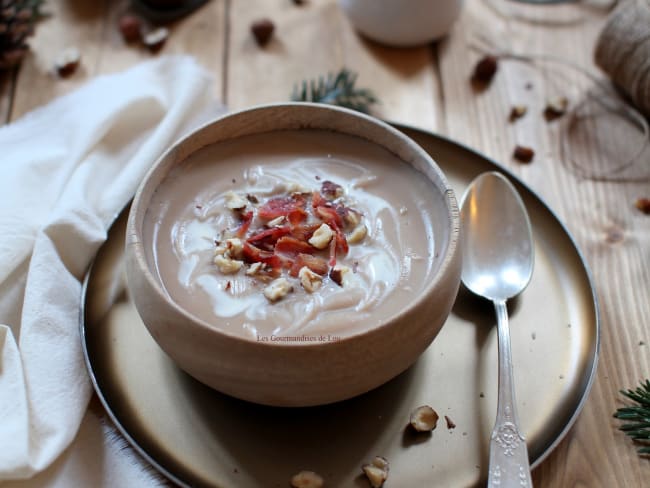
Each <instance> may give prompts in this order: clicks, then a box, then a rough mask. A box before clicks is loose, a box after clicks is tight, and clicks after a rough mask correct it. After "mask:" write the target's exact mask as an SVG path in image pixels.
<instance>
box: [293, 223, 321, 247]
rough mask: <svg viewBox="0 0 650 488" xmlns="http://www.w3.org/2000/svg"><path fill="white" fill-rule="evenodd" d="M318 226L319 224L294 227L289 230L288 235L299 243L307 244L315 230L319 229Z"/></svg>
mask: <svg viewBox="0 0 650 488" xmlns="http://www.w3.org/2000/svg"><path fill="white" fill-rule="evenodd" d="M320 225H321V224H320V223H318V224H301V225H294V226H293V227H292V228H291V232H290V235H291V237H295V238H296V239H298V240H299V241H304V242H307V241H308V240H309V239H311V236H312V235H313V234H314V232H315V231H316V229H318V228H319V227H320Z"/></svg>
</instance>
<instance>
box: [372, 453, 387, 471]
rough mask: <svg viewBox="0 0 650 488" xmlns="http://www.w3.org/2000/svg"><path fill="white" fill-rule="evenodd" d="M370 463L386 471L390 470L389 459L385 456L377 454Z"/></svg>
mask: <svg viewBox="0 0 650 488" xmlns="http://www.w3.org/2000/svg"><path fill="white" fill-rule="evenodd" d="M370 464H372V465H373V466H376V467H378V468H380V469H383V470H384V471H386V472H388V471H389V470H390V464H389V463H388V459H386V458H385V457H383V456H375V457H374V459H373V460H372V462H371V463H370Z"/></svg>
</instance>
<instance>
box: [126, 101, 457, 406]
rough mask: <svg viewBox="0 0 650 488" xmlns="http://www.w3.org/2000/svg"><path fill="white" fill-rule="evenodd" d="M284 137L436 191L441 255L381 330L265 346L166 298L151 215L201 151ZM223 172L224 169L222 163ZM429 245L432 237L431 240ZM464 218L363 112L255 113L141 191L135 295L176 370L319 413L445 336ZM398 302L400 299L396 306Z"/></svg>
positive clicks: (187, 146)
mask: <svg viewBox="0 0 650 488" xmlns="http://www.w3.org/2000/svg"><path fill="white" fill-rule="evenodd" d="M283 129H300V130H310V129H326V130H331V131H335V132H340V133H343V134H348V135H353V136H358V137H361V138H364V139H366V140H369V141H371V142H372V143H373V144H378V145H380V146H383V147H384V148H386V149H388V150H389V151H390V152H392V153H393V154H395V155H397V156H398V157H399V158H400V159H402V160H403V161H405V162H407V163H408V164H410V165H412V166H413V167H415V168H416V169H417V170H419V171H420V172H421V173H422V174H423V175H425V177H426V178H429V179H430V180H431V182H432V183H433V185H432V187H433V188H434V191H433V192H432V194H431V195H426V198H430V199H433V201H435V202H436V205H435V209H436V210H435V213H436V214H435V215H434V219H433V222H432V226H433V233H434V236H435V240H436V249H437V253H436V256H435V258H432V259H434V263H433V269H434V273H433V275H432V276H433V278H432V279H431V280H430V282H428V283H426V284H425V286H424V291H423V292H422V293H420V294H418V295H416V296H414V297H413V301H412V303H410V304H408V305H407V306H406V307H404V308H403V309H402V310H400V311H399V312H396V314H395V315H394V316H392V317H386V318H385V320H383V321H382V322H381V323H380V324H379V325H378V326H377V327H374V328H371V329H370V330H368V331H366V332H363V333H358V334H355V335H351V336H348V337H344V338H343V339H341V340H339V341H336V342H323V343H320V342H301V343H291V344H288V343H284V342H259V341H255V340H253V339H246V338H244V337H241V336H236V335H234V334H231V333H228V332H227V331H225V330H221V329H219V328H218V327H216V326H215V325H210V324H208V323H206V322H205V321H202V320H200V319H198V318H196V317H195V316H193V314H192V311H191V310H184V309H182V308H181V307H180V306H179V305H177V304H176V303H175V302H174V301H173V300H172V299H171V298H170V297H169V295H168V294H167V293H166V291H165V288H164V286H163V284H162V283H161V282H160V281H159V278H157V276H158V275H157V274H155V273H153V272H152V270H151V269H150V267H149V264H148V262H149V261H148V257H150V256H151V253H152V251H151V250H150V249H147V248H146V246H145V245H144V244H143V243H146V242H150V241H151V239H147V238H146V237H147V236H143V229H144V228H145V227H146V226H144V225H143V223H144V218H145V214H146V212H147V207H148V205H149V203H150V201H151V199H152V195H153V193H154V192H155V190H156V188H157V187H158V186H159V185H160V183H161V182H162V181H163V179H164V178H165V176H166V175H167V174H168V173H169V172H170V170H171V169H172V168H173V167H174V166H175V165H177V164H179V163H180V162H182V161H183V160H185V159H186V158H187V157H188V156H190V155H191V154H192V153H194V152H195V151H197V150H199V149H200V148H202V147H204V146H207V145H210V144H213V143H217V142H219V141H224V140H228V139H233V138H237V137H241V136H245V135H251V134H257V133H263V132H269V131H277V132H278V136H279V137H281V134H282V130H283ZM215 164H219V163H218V162H216V163H215ZM423 238H424V237H423ZM458 238H459V216H458V208H457V204H456V199H455V197H454V193H453V191H452V190H451V189H450V188H449V186H448V184H447V181H446V179H445V177H444V175H443V174H442V172H441V170H440V169H439V168H438V166H437V165H436V164H435V163H434V161H433V160H432V159H431V158H430V157H429V156H428V154H427V153H426V152H425V151H424V150H422V149H421V148H420V147H419V146H418V145H417V144H416V143H415V142H413V141H412V140H411V139H409V138H408V137H406V136H405V135H403V134H402V133H400V132H398V131H397V130H395V129H393V128H392V127H390V126H389V125H387V124H385V123H383V122H381V121H379V120H377V119H375V118H372V117H368V116H365V115H362V114H359V113H357V112H353V111H350V110H346V109H341V108H335V107H331V106H326V105H316V104H280V105H268V106H262V107H255V108H251V109H248V110H244V111H241V112H237V113H233V114H230V115H227V116H225V117H223V118H221V119H218V120H216V121H214V122H212V123H209V124H207V125H206V126H204V127H202V128H201V129H199V130H197V131H196V132H194V133H192V134H191V135H189V136H187V137H186V138H185V139H183V140H182V141H180V142H179V143H177V144H176V145H175V146H174V147H172V148H171V149H170V150H169V151H167V153H166V154H164V155H163V156H162V157H161V158H160V160H158V162H157V163H156V164H155V165H154V166H153V167H152V169H151V170H150V171H149V172H148V174H147V175H146V177H145V179H144V181H143V182H142V184H141V185H140V187H139V189H138V192H137V194H136V196H135V199H134V201H133V204H132V207H131V212H130V215H129V221H128V228H127V238H126V255H127V280H128V285H129V291H130V293H131V295H132V297H133V301H134V303H135V305H136V307H137V309H138V312H139V314H140V316H141V318H142V320H143V322H144V324H145V325H146V327H147V329H148V330H149V332H150V333H151V335H152V336H153V338H154V339H155V340H156V341H157V343H158V344H159V345H160V347H161V348H162V349H163V350H164V351H165V352H166V353H167V354H168V355H169V356H170V357H171V358H172V359H173V360H174V361H175V362H176V364H177V365H178V366H179V367H180V368H182V369H183V370H185V371H186V372H187V373H189V374H190V375H191V376H193V377H194V378H196V379H198V380H199V381H201V382H203V383H205V384H206V385H209V386H211V387H213V388H215V389H216V390H219V391H221V392H223V393H226V394H228V395H232V396H234V397H237V398H241V399H244V400H249V401H252V402H257V403H261V404H266V405H275V406H309V405H319V404H325V403H331V402H335V401H339V400H344V399H347V398H350V397H353V396H356V395H359V394H361V393H364V392H366V391H368V390H371V389H373V388H375V387H377V386H379V385H381V384H383V383H385V382H386V381H388V380H390V379H391V378H393V377H395V376H396V375H398V374H399V373H401V372H403V371H404V370H406V369H407V368H408V367H409V366H410V365H411V364H413V363H414V362H415V361H416V360H417V358H418V357H419V356H420V354H421V353H422V352H423V351H424V350H425V349H426V348H427V347H428V346H429V344H430V343H431V341H432V340H433V339H434V337H435V336H436V335H437V334H438V332H439V331H440V329H441V327H442V326H443V324H444V322H445V320H446V318H447V316H448V314H449V312H450V310H451V307H452V305H453V302H454V300H455V298H456V294H457V292H458V287H459V284H460V268H461V260H460V250H459V246H458ZM388 299H390V298H388Z"/></svg>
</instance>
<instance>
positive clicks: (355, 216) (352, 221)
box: [343, 210, 361, 227]
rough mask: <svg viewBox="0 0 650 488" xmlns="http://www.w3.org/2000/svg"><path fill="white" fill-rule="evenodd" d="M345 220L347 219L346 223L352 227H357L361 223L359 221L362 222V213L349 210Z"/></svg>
mask: <svg viewBox="0 0 650 488" xmlns="http://www.w3.org/2000/svg"><path fill="white" fill-rule="evenodd" d="M343 220H345V223H346V224H348V225H349V226H350V227H356V226H357V225H359V222H361V215H360V214H359V213H358V212H356V211H354V210H348V211H347V212H345V215H344V217H343Z"/></svg>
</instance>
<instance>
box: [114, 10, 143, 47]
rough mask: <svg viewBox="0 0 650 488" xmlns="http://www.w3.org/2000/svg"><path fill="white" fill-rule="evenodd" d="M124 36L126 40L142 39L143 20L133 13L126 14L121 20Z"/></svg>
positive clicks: (120, 24)
mask: <svg viewBox="0 0 650 488" xmlns="http://www.w3.org/2000/svg"><path fill="white" fill-rule="evenodd" d="M119 27H120V32H121V33H122V38H124V41H126V42H138V41H140V40H141V39H142V31H141V29H142V21H141V20H140V18H139V17H136V16H135V15H132V14H124V15H123V16H122V17H120V21H119Z"/></svg>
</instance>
